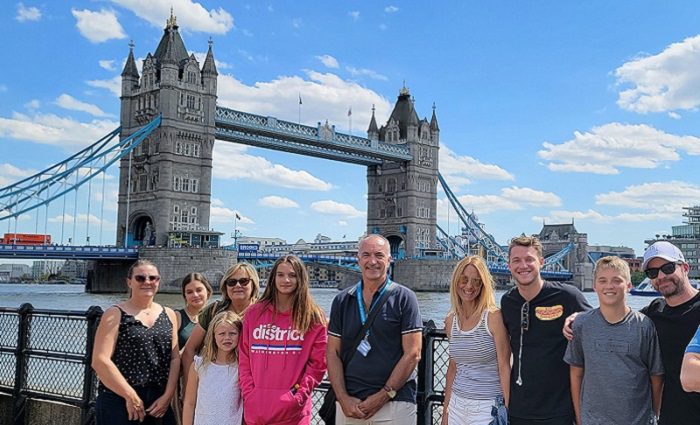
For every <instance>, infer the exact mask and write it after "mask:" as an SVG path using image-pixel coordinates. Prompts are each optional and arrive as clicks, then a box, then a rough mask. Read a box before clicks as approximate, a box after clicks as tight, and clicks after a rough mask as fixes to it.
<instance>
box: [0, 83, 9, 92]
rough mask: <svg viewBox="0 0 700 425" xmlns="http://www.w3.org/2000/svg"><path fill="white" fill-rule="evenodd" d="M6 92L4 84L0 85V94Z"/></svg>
mask: <svg viewBox="0 0 700 425" xmlns="http://www.w3.org/2000/svg"><path fill="white" fill-rule="evenodd" d="M6 91H7V86H6V85H5V84H0V93H5V92H6Z"/></svg>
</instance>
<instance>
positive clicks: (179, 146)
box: [175, 142, 182, 155]
mask: <svg viewBox="0 0 700 425" xmlns="http://www.w3.org/2000/svg"><path fill="white" fill-rule="evenodd" d="M175 153H176V154H178V155H180V154H182V143H180V142H177V143H175Z"/></svg>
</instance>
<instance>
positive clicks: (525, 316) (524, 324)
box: [515, 301, 530, 386]
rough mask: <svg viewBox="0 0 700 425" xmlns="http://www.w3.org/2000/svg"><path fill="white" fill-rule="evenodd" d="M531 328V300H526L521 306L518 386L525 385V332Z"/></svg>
mask: <svg viewBox="0 0 700 425" xmlns="http://www.w3.org/2000/svg"><path fill="white" fill-rule="evenodd" d="M529 328H530V302H528V301H525V302H524V303H523V306H522V307H520V348H519V349H518V379H516V380H515V383H516V384H517V385H518V386H522V385H523V375H522V373H521V371H522V367H523V334H524V333H525V331H526V330H528V329H529Z"/></svg>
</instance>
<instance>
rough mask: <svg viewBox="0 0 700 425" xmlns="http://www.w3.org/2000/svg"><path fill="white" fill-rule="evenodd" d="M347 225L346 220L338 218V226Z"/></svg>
mask: <svg viewBox="0 0 700 425" xmlns="http://www.w3.org/2000/svg"><path fill="white" fill-rule="evenodd" d="M347 225H348V222H347V221H345V220H338V226H343V227H345V226H347Z"/></svg>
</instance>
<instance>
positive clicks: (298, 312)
mask: <svg viewBox="0 0 700 425" xmlns="http://www.w3.org/2000/svg"><path fill="white" fill-rule="evenodd" d="M282 263H287V264H289V265H290V266H292V269H293V270H294V273H296V275H297V289H296V290H295V291H294V294H293V295H292V321H293V323H294V328H295V329H296V330H297V331H299V332H301V333H302V335H303V334H305V333H306V332H307V331H308V330H309V329H310V328H311V326H312V325H314V324H316V323H321V324H323V325H325V323H326V316H325V314H324V313H323V310H321V308H320V307H319V306H318V304H316V301H315V300H314V297H313V296H312V295H311V291H310V290H309V273H308V272H307V271H306V266H305V265H304V262H303V261H301V260H300V259H299V257H297V256H295V255H285V256H283V257H280V258H278V259H277V261H275V264H274V265H273V266H272V270H270V277H269V278H268V282H267V286H265V292H263V295H262V297H261V298H260V302H262V303H265V304H267V305H272V306H273V307H274V308H275V310H277V304H276V303H277V285H276V284H275V276H276V275H277V269H278V268H279V266H280V264H282Z"/></svg>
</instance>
